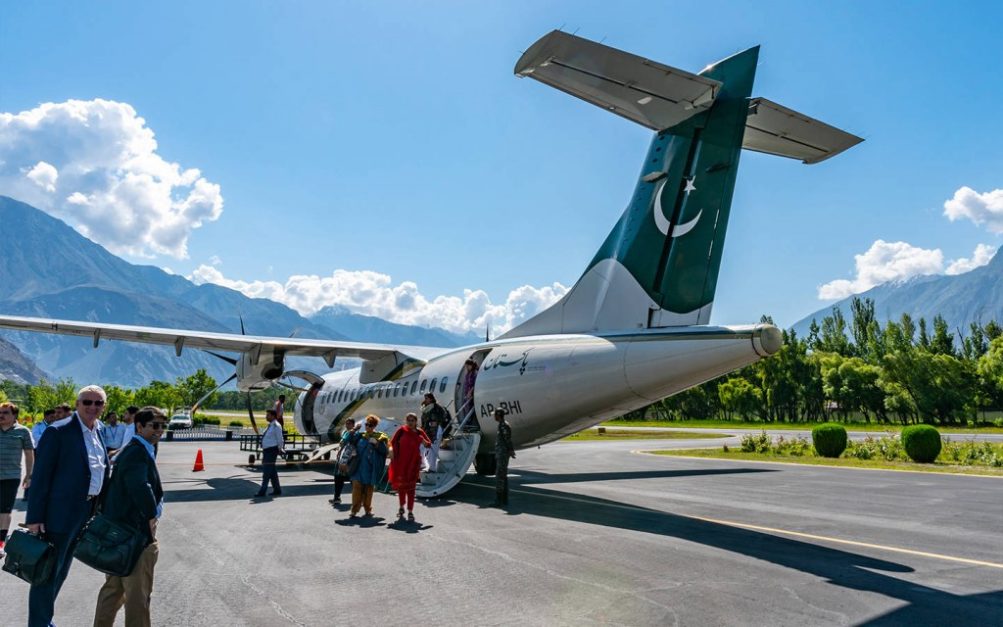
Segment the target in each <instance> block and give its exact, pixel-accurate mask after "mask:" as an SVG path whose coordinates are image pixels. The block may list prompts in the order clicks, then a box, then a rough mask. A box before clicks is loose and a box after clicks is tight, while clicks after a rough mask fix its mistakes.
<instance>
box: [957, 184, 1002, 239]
mask: <svg viewBox="0 0 1003 627" xmlns="http://www.w3.org/2000/svg"><path fill="white" fill-rule="evenodd" d="M944 215H945V216H947V217H948V219H949V220H951V222H954V221H955V220H961V219H962V218H968V219H969V220H971V221H972V222H974V223H975V224H977V225H979V226H982V225H983V224H984V225H986V228H987V229H988V230H989V232H991V233H996V234H1000V233H1003V189H994V190H993V191H991V192H986V193H984V194H980V193H978V192H976V191H975V190H974V189H972V188H971V187H962V188H961V189H959V190H958V191H956V192H954V198H952V199H950V200H948V201H947V202H945V203H944Z"/></svg>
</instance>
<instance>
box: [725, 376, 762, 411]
mask: <svg viewBox="0 0 1003 627" xmlns="http://www.w3.org/2000/svg"><path fill="white" fill-rule="evenodd" d="M717 392H718V395H719V397H720V399H721V406H722V407H723V408H724V412H725V416H726V417H727V418H728V419H729V420H730V419H731V414H732V412H734V413H737V414H738V415H739V416H741V417H742V418H746V419H747V418H748V417H749V416H750V415H751V414H753V413H755V412H756V410H757V409H758V408H759V407H760V406H761V404H762V402H763V394H762V392H760V391H759V389H758V388H757V387H756V386H754V385H752V384H751V383H749V382H748V381H747V380H745V379H743V378H741V377H734V378H732V379H728V380H727V381H725V382H723V383H721V385H719V386H718V388H717Z"/></svg>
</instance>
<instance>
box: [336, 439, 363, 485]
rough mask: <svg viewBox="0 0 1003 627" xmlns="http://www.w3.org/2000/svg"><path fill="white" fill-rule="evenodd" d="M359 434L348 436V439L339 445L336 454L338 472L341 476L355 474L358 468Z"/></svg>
mask: <svg viewBox="0 0 1003 627" xmlns="http://www.w3.org/2000/svg"><path fill="white" fill-rule="evenodd" d="M358 442H359V434H357V433H354V434H352V435H350V436H348V441H347V442H345V445H344V446H343V447H341V453H339V454H338V472H339V474H341V475H343V476H347V475H352V474H355V471H356V470H358V468H359V447H358V446H357V444H358Z"/></svg>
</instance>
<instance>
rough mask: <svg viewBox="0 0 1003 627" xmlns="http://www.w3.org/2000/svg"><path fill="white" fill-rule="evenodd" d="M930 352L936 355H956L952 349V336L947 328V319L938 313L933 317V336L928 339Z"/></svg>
mask: <svg viewBox="0 0 1003 627" xmlns="http://www.w3.org/2000/svg"><path fill="white" fill-rule="evenodd" d="M930 352H932V353H935V354H937V355H951V356H956V355H957V353H956V352H955V350H954V337H953V336H952V335H951V332H950V331H948V329H947V321H946V320H944V317H943V316H941V315H939V314H938V315H936V316H934V317H933V337H932V338H931V339H930Z"/></svg>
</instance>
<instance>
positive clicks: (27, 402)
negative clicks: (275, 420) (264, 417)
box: [0, 369, 236, 417]
mask: <svg viewBox="0 0 1003 627" xmlns="http://www.w3.org/2000/svg"><path fill="white" fill-rule="evenodd" d="M101 387H103V388H104V391H105V392H106V393H107V394H108V402H107V404H106V406H105V411H106V412H109V411H114V412H118V413H122V412H123V411H125V408H126V407H128V406H130V405H137V406H139V407H143V406H146V405H153V406H155V407H163V408H165V409H167V410H168V412H170V413H174V411H175V410H176V409H178V408H181V407H191V406H193V405H194V404H195V403H196V402H197V401H198V400H199V399H200V398H202V396H203V395H205V394H207V393H208V392H209V391H210V390H212V389H213V388H215V387H216V380H215V379H213V378H212V377H211V376H209V374H208V373H206V371H205V370H203V369H199V370H198V371H196V372H195V374H193V375H191V376H188V377H178V378H177V380H175V382H174V383H168V382H166V381H152V382H150V384H149V385H146V386H144V387H141V388H138V389H135V390H130V389H127V388H123V387H119V386H117V385H102V386H101ZM79 388H80V386H79V385H78V384H76V383H74V382H73V381H72V380H71V379H63V380H61V381H57V382H55V383H50V382H48V381H44V380H43V381H41V382H40V383H39V384H37V385H19V384H16V383H13V382H12V381H3V382H0V400H11V401H14V402H15V403H17V404H18V405H19V406H20V408H21V409H22V411H23V412H27V413H30V414H32V415H34V416H36V417H37V416H39V415H40V414H41V413H42V412H43V411H45V410H46V409H50V408H52V407H55V406H57V405H59V404H61V403H68V404H69V405H70V406H71V407H72V406H73V404H74V401H75V400H76V396H77V390H78V389H79ZM233 394H236V392H233ZM219 395H220V394H219V393H215V394H213V395H212V396H210V397H209V398H208V399H206V401H205V402H203V403H202V406H203V407H205V406H210V405H211V404H212V403H213V402H215V400H216V397H217V396H219Z"/></svg>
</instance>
